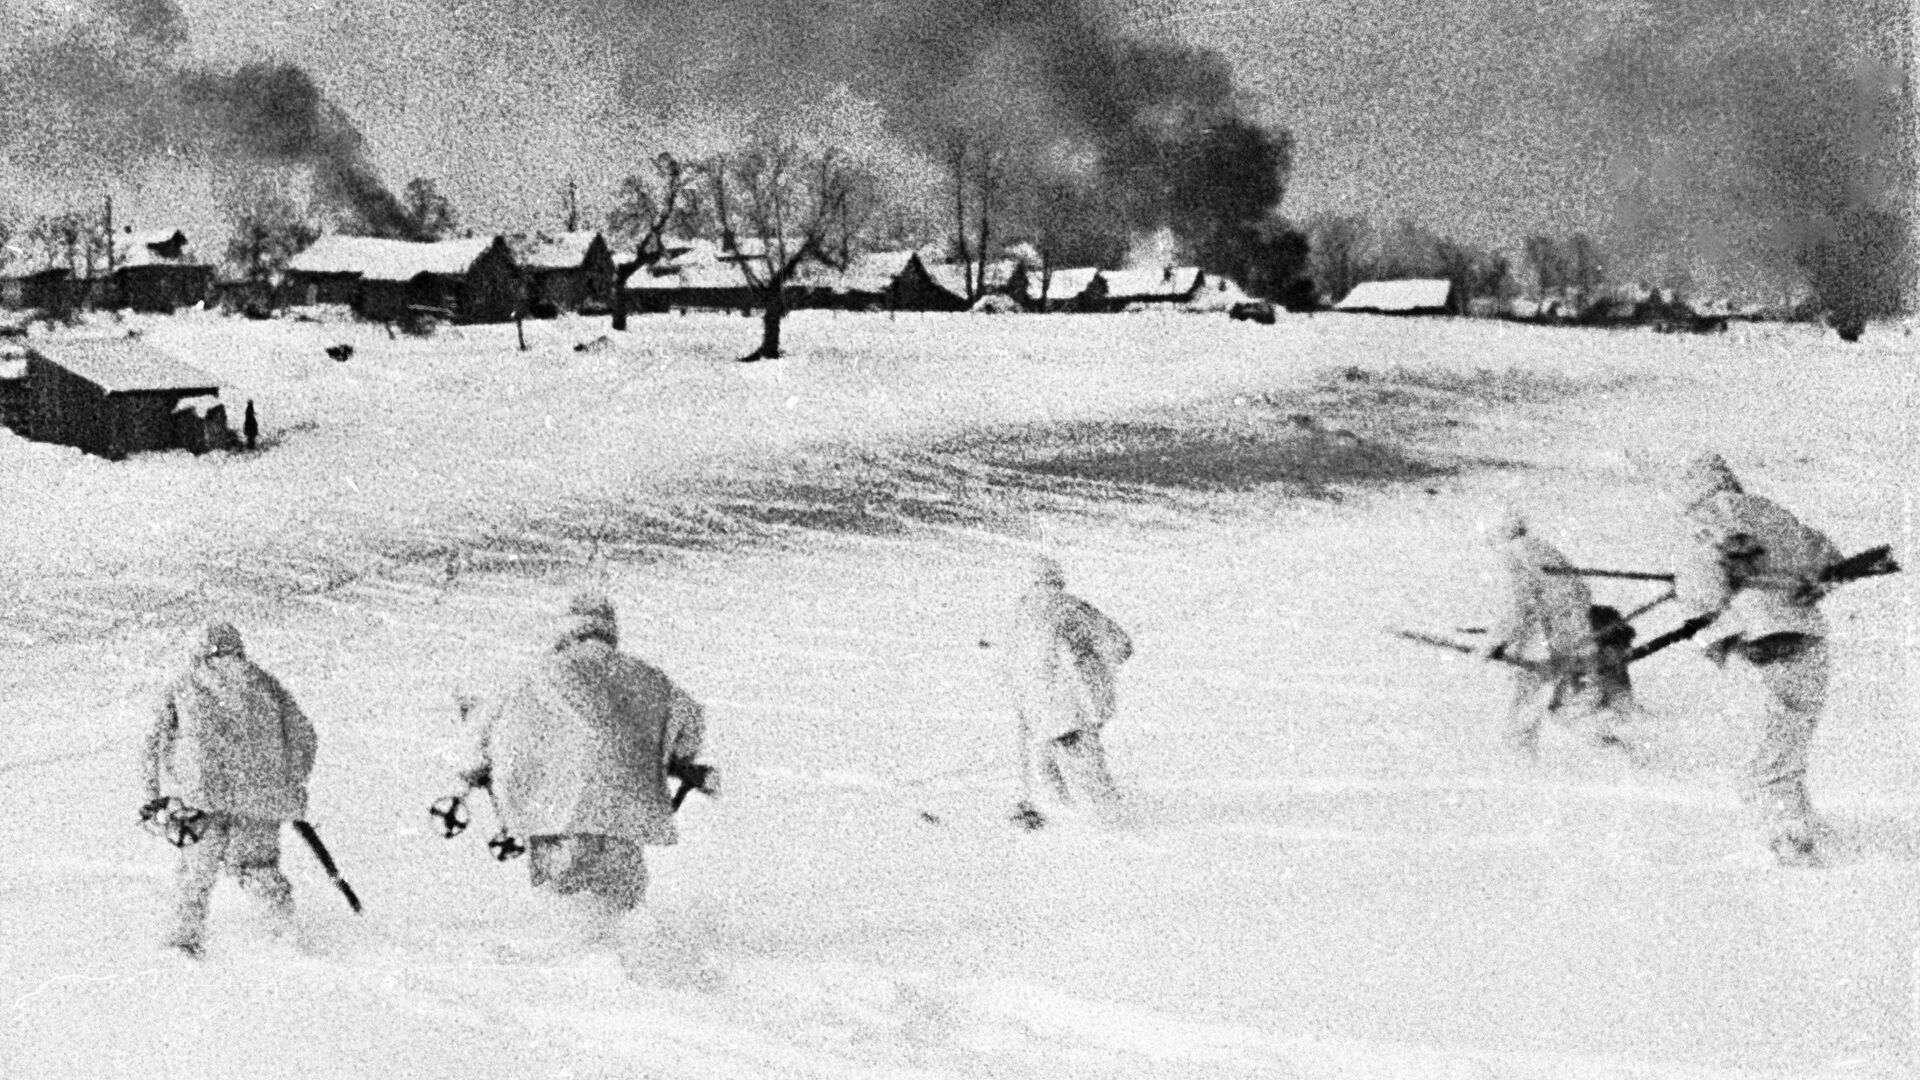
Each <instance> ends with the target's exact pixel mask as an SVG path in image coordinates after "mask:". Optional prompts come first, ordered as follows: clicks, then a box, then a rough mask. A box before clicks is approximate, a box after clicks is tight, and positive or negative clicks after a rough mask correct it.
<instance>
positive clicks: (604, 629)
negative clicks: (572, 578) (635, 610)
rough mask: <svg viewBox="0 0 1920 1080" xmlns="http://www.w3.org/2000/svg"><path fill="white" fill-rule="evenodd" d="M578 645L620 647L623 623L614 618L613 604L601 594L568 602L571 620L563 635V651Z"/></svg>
mask: <svg viewBox="0 0 1920 1080" xmlns="http://www.w3.org/2000/svg"><path fill="white" fill-rule="evenodd" d="M576 641H604V642H606V643H607V644H609V645H619V644H620V620H619V619H618V617H616V616H615V615H614V611H613V601H611V600H609V599H607V597H606V596H605V594H603V593H597V592H583V593H578V594H576V595H575V596H574V598H573V599H572V600H570V601H568V602H567V616H566V620H565V623H564V624H563V626H562V628H561V631H560V644H561V646H562V647H564V646H567V645H571V644H573V643H574V642H576Z"/></svg>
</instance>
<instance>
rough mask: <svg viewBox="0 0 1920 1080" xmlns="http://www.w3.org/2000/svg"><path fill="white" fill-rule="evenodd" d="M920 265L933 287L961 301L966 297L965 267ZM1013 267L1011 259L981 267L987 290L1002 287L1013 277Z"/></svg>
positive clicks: (930, 263)
mask: <svg viewBox="0 0 1920 1080" xmlns="http://www.w3.org/2000/svg"><path fill="white" fill-rule="evenodd" d="M922 265H924V266H925V267H926V268H927V276H928V277H930V278H932V279H933V283H934V284H935V285H938V286H940V287H941V288H943V289H945V290H947V291H948V292H950V293H952V294H953V295H955V296H958V297H961V298H963V299H964V298H965V297H966V295H967V268H966V267H964V266H962V265H960V264H959V263H946V262H928V263H923V264H922ZM1014 265H1015V264H1014V262H1013V260H1011V259H1000V260H996V261H994V262H990V263H987V264H986V265H985V266H984V267H982V268H981V270H982V271H983V273H984V275H985V277H986V282H987V284H986V287H987V289H989V290H991V289H998V288H1002V287H1004V286H1005V285H1006V283H1007V279H1008V278H1010V277H1012V276H1013V268H1014Z"/></svg>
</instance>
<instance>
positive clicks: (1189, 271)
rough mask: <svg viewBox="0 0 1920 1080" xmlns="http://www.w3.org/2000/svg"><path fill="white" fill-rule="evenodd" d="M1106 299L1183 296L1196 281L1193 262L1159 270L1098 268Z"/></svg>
mask: <svg viewBox="0 0 1920 1080" xmlns="http://www.w3.org/2000/svg"><path fill="white" fill-rule="evenodd" d="M1100 279H1101V280H1102V281H1103V282H1105V283H1106V287H1107V299H1109V300H1171V299H1175V298H1178V297H1183V296H1186V295H1187V294H1188V293H1191V292H1192V291H1193V290H1194V289H1196V288H1198V287H1199V285H1200V268H1199V267H1197V266H1168V267H1164V268H1162V269H1159V270H1102V271H1101V272H1100Z"/></svg>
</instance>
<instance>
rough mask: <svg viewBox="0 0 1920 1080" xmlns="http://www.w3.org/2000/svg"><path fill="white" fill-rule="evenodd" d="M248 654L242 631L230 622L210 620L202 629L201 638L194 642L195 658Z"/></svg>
mask: <svg viewBox="0 0 1920 1080" xmlns="http://www.w3.org/2000/svg"><path fill="white" fill-rule="evenodd" d="M246 655H247V646H246V643H245V642H243V641H241V640H240V631H239V630H238V629H236V628H235V627H234V625H233V624H232V623H230V622H210V623H208V624H207V626H206V629H205V630H203V631H201V633H200V640H198V641H196V642H194V645H193V658H194V659H195V660H211V659H212V658H214V657H216V656H238V657H245V656H246Z"/></svg>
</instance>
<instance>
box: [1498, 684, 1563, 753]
mask: <svg viewBox="0 0 1920 1080" xmlns="http://www.w3.org/2000/svg"><path fill="white" fill-rule="evenodd" d="M1557 697H1558V681H1557V680H1555V679H1552V678H1549V677H1547V676H1546V675H1544V674H1542V673H1540V672H1537V671H1531V670H1528V669H1526V668H1515V669H1514V672H1513V697H1512V699H1511V700H1510V701H1509V702H1508V704H1507V721H1506V727H1505V728H1504V729H1503V730H1502V732H1501V738H1502V741H1503V742H1505V743H1506V746H1507V749H1508V750H1509V751H1510V752H1511V753H1512V754H1513V755H1514V756H1515V757H1517V758H1520V759H1521V760H1523V761H1533V760H1534V759H1536V758H1538V757H1539V756H1540V724H1541V723H1542V722H1543V721H1544V720H1545V719H1546V714H1547V709H1548V708H1549V707H1550V706H1551V705H1552V704H1553V702H1554V700H1555V699H1556V698H1557Z"/></svg>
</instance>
